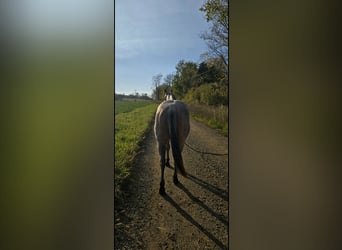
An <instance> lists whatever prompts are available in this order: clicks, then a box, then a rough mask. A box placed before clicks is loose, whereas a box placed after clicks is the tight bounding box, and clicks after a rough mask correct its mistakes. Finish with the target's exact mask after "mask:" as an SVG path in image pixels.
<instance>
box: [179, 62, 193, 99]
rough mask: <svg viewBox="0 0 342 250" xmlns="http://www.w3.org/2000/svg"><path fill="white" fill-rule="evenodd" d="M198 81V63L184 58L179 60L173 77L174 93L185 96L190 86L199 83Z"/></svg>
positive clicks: (181, 96) (180, 96)
mask: <svg viewBox="0 0 342 250" xmlns="http://www.w3.org/2000/svg"><path fill="white" fill-rule="evenodd" d="M197 81H198V78H197V64H196V63H194V62H185V61H184V60H181V61H179V62H178V64H177V65H176V74H175V76H174V79H173V90H174V94H175V95H176V96H177V97H179V98H183V97H184V96H185V94H186V93H187V92H188V91H189V89H190V88H192V87H193V86H196V85H197Z"/></svg>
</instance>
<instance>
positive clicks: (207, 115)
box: [188, 104, 228, 136]
mask: <svg viewBox="0 0 342 250" xmlns="http://www.w3.org/2000/svg"><path fill="white" fill-rule="evenodd" d="M188 106H189V109H190V113H191V115H192V117H193V118H194V119H195V120H197V121H200V122H202V123H204V124H206V125H208V126H209V127H211V128H214V129H218V130H219V131H221V132H222V134H223V135H224V136H228V107H227V106H218V107H214V106H208V105H202V104H189V105H188Z"/></svg>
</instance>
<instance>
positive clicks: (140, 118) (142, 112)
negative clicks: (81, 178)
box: [114, 103, 157, 198]
mask: <svg viewBox="0 0 342 250" xmlns="http://www.w3.org/2000/svg"><path fill="white" fill-rule="evenodd" d="M156 108H157V104H155V103H150V104H149V105H147V106H143V107H140V108H136V109H134V110H132V111H131V112H128V113H120V114H117V115H115V177H114V178H115V196H116V198H119V197H120V196H121V191H120V185H121V183H122V182H123V181H124V180H125V179H126V178H127V177H128V176H129V175H130V170H131V165H132V162H133V160H134V157H135V156H136V152H137V150H138V149H139V144H140V143H141V141H142V140H143V139H144V135H145V133H146V132H147V131H148V129H149V128H150V125H151V120H152V119H153V116H154V114H155V111H156Z"/></svg>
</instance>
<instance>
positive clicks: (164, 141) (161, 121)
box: [154, 94, 190, 195]
mask: <svg viewBox="0 0 342 250" xmlns="http://www.w3.org/2000/svg"><path fill="white" fill-rule="evenodd" d="M171 98H172V94H171ZM189 132H190V118H189V109H188V107H187V105H186V104H185V103H184V102H181V101H178V100H173V98H172V100H165V101H163V102H162V103H161V104H160V105H159V106H158V108H157V112H156V115H155V122H154V134H155V138H156V141H157V147H158V152H159V157H160V168H161V180H160V187H159V194H161V195H163V194H165V181H164V169H165V166H168V167H170V157H169V151H170V141H171V147H172V155H173V159H174V164H175V167H174V174H173V183H174V184H178V183H179V181H178V177H177V171H178V170H179V172H180V173H181V175H183V176H184V177H187V173H186V171H185V168H184V163H183V158H182V151H183V147H184V143H185V140H186V138H187V137H188V135H189ZM165 153H166V154H167V158H166V160H165Z"/></svg>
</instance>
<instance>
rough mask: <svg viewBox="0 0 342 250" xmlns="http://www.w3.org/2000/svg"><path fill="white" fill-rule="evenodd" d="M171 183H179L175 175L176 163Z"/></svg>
mask: <svg viewBox="0 0 342 250" xmlns="http://www.w3.org/2000/svg"><path fill="white" fill-rule="evenodd" d="M173 183H174V184H178V183H179V181H178V177H177V166H176V163H175V171H174V172H173Z"/></svg>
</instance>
